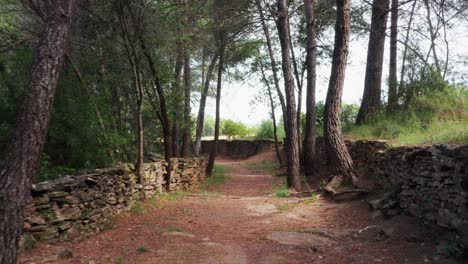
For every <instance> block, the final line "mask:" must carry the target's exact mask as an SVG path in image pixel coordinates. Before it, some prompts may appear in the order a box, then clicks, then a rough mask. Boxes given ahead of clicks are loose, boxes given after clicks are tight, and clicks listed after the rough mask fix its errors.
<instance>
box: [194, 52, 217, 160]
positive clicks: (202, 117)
mask: <svg viewBox="0 0 468 264" xmlns="http://www.w3.org/2000/svg"><path fill="white" fill-rule="evenodd" d="M218 57H219V55H218V53H216V54H215V55H213V58H212V59H211V62H210V65H209V66H208V71H207V73H206V77H205V83H204V87H203V92H202V94H201V98H200V107H199V109H198V118H197V131H196V135H195V147H194V152H195V156H199V155H200V151H201V138H202V134H203V123H204V122H205V106H206V98H207V96H208V90H209V89H210V81H211V78H212V75H213V70H214V67H215V66H216V62H217V61H218Z"/></svg>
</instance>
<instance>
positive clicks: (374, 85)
mask: <svg viewBox="0 0 468 264" xmlns="http://www.w3.org/2000/svg"><path fill="white" fill-rule="evenodd" d="M388 5H389V0H374V1H373V4H372V21H371V30H370V35H369V45H368V50H367V65H366V76H365V80H364V95H363V97H362V101H361V107H360V108H359V113H358V116H357V120H356V123H357V124H363V123H366V122H368V121H369V120H370V119H372V118H374V117H375V115H376V114H378V113H379V111H380V107H381V98H380V96H381V86H382V66H383V58H384V48H385V36H386V34H385V31H386V29H387V17H388Z"/></svg>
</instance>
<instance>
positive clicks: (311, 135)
mask: <svg viewBox="0 0 468 264" xmlns="http://www.w3.org/2000/svg"><path fill="white" fill-rule="evenodd" d="M304 6H305V12H306V30H307V55H306V56H307V57H306V65H307V94H306V108H307V109H306V111H307V112H306V127H305V137H304V143H303V144H304V145H303V151H304V170H305V173H306V175H309V174H311V173H313V171H314V169H315V136H316V124H315V115H316V114H315V84H316V79H317V76H316V49H317V47H316V46H317V45H316V40H315V14H314V0H304Z"/></svg>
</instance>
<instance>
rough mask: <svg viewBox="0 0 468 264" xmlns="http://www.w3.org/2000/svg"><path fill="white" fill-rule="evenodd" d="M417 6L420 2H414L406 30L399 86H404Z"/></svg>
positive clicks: (415, 0)
mask: <svg viewBox="0 0 468 264" xmlns="http://www.w3.org/2000/svg"><path fill="white" fill-rule="evenodd" d="M417 4H418V1H417V0H414V2H413V7H412V8H411V13H410V18H409V21H408V28H407V29H406V37H405V42H404V44H403V58H402V59H401V72H400V82H399V86H401V84H403V81H404V77H405V74H406V57H407V56H408V42H409V37H410V36H409V35H410V32H411V26H412V25H413V19H414V11H415V9H416V5H417ZM400 93H401V89H400ZM398 96H400V94H399V95H398Z"/></svg>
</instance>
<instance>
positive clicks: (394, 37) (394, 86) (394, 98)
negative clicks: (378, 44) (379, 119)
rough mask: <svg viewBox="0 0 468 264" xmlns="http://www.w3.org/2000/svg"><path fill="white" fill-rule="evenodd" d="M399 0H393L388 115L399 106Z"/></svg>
mask: <svg viewBox="0 0 468 264" xmlns="http://www.w3.org/2000/svg"><path fill="white" fill-rule="evenodd" d="M397 56H398V0H392V16H391V26H390V73H389V77H388V105H387V115H388V114H391V113H393V112H395V110H396V109H397V107H398V76H397Z"/></svg>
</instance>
